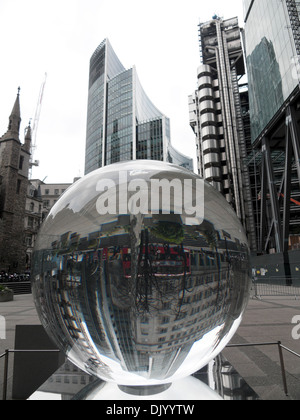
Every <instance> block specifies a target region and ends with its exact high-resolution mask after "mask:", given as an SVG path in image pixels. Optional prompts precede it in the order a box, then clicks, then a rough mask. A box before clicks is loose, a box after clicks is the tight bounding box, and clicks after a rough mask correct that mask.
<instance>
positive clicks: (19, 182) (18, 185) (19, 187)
mask: <svg viewBox="0 0 300 420" xmlns="http://www.w3.org/2000/svg"><path fill="white" fill-rule="evenodd" d="M21 184H22V181H21V180H20V179H18V181H17V194H20V190H21Z"/></svg>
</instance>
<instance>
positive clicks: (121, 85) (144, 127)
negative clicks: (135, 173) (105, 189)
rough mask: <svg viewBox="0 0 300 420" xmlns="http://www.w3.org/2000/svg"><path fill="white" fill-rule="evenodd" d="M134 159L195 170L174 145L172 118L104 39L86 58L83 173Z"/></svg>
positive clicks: (188, 159) (133, 70)
mask: <svg viewBox="0 0 300 420" xmlns="http://www.w3.org/2000/svg"><path fill="white" fill-rule="evenodd" d="M137 159H147V160H159V161H165V162H170V163H174V164H177V165H179V166H182V167H184V168H187V169H190V170H193V161H192V159H190V158H187V157H186V156H184V155H182V154H181V153H179V152H178V151H177V150H175V149H174V148H173V147H172V145H171V139H170V120H169V118H167V117H166V116H165V115H164V114H162V113H161V112H160V111H159V110H158V109H157V108H156V107H155V106H154V105H153V103H152V102H151V101H150V99H149V98H148V96H147V95H146V93H145V92H144V90H143V88H142V86H141V83H140V81H139V78H138V75H137V72H136V69H135V67H133V68H131V69H129V70H127V69H125V67H124V66H123V65H122V63H121V62H120V60H119V59H118V57H117V55H116V54H115V52H114V50H113V48H112V47H111V44H110V42H109V40H108V39H105V40H104V41H103V42H102V43H101V44H100V45H99V47H98V48H97V49H96V51H95V52H94V54H93V55H92V57H91V60H90V76H89V95H88V113H87V136H86V157H85V173H86V174H88V173H90V172H92V171H94V170H95V169H98V168H101V167H103V166H106V165H110V164H113V163H117V162H122V161H130V160H137Z"/></svg>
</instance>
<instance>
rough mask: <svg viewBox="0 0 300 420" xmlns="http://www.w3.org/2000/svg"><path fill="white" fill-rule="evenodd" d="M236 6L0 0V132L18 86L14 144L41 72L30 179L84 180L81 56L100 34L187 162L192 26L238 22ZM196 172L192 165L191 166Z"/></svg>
mask: <svg viewBox="0 0 300 420" xmlns="http://www.w3.org/2000/svg"><path fill="white" fill-rule="evenodd" d="M242 10H243V7H242V0H226V1H225V0H210V1H207V0H186V1H182V0H180V1H178V0H151V1H148V0H26V1H25V0H0V17H1V21H0V39H1V48H0V51H1V61H0V62H1V66H0V74H1V77H0V136H2V135H3V134H4V133H5V132H6V131H7V126H8V117H9V114H10V112H11V109H12V106H13V104H14V101H15V98H16V94H17V89H18V87H19V86H20V87H21V95H20V101H21V113H22V115H21V116H22V126H21V141H22V142H23V132H24V129H25V127H26V126H27V125H28V122H29V120H30V119H31V118H32V119H34V116H35V113H36V108H37V102H38V98H39V93H40V88H41V85H42V83H43V82H44V79H45V73H47V81H46V85H45V91H44V96H43V102H42V108H41V115H40V120H39V125H38V131H37V133H36V140H37V144H36V146H37V147H36V149H35V153H34V159H36V160H39V161H40V166H39V168H34V169H33V173H32V175H33V177H34V178H39V179H41V180H43V179H45V178H46V177H47V178H46V180H45V182H47V183H64V182H72V181H73V178H74V177H77V176H83V175H84V154H85V136H86V113H87V95H88V77H89V60H90V57H91V55H92V54H93V52H94V51H95V49H96V48H97V46H98V45H99V44H100V43H101V42H102V40H103V39H104V38H109V40H110V42H111V44H112V47H113V49H114V50H115V52H116V54H117V55H118V57H119V58H120V60H121V62H122V64H123V65H124V66H125V67H126V68H130V67H132V66H133V65H135V66H136V69H137V73H138V76H139V79H140V81H141V83H142V86H143V88H144V90H145V92H146V93H147V95H148V96H149V98H150V99H151V101H152V102H153V103H154V104H155V106H156V107H157V108H158V109H159V110H160V111H161V112H163V113H164V114H165V115H166V116H167V117H169V118H170V120H171V139H172V144H173V145H174V146H175V147H176V148H177V149H178V150H179V151H181V152H183V153H184V154H186V155H189V156H191V157H193V158H195V138H194V134H193V132H192V129H191V128H190V126H189V118H188V95H190V94H191V93H192V92H193V91H194V90H195V89H196V86H197V67H198V65H199V63H200V58H199V44H198V24H199V22H205V21H208V20H210V19H211V18H212V16H213V15H214V14H218V15H219V16H221V17H224V18H231V17H234V16H239V19H240V25H241V26H243V19H242V18H243V14H242ZM195 169H196V162H195Z"/></svg>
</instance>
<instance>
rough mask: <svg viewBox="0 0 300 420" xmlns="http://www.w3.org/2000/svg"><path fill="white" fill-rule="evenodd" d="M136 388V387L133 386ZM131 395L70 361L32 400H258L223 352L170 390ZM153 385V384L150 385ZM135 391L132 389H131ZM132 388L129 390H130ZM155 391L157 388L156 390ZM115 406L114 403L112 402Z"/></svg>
mask: <svg viewBox="0 0 300 420" xmlns="http://www.w3.org/2000/svg"><path fill="white" fill-rule="evenodd" d="M130 388H132V387H130ZM134 388H136V390H138V393H139V395H132V393H131V394H128V392H127V393H126V392H124V388H122V387H121V389H120V388H119V387H118V385H116V384H111V383H106V382H104V381H101V380H100V379H97V378H94V377H92V376H90V375H88V374H86V373H84V372H82V371H81V370H80V369H78V368H77V367H76V366H74V365H73V364H72V363H71V362H66V363H65V364H64V365H63V366H62V367H61V368H60V369H59V370H58V371H57V372H56V373H54V374H53V375H52V376H51V377H50V378H49V379H48V381H47V382H45V383H44V384H43V385H42V386H41V387H40V388H39V389H38V390H37V391H36V392H35V393H34V394H33V395H32V396H31V397H30V398H29V399H30V400H45V399H47V400H55V399H59V400H85V399H86V400H93V399H94V400H97V399H99V400H102V401H105V400H106V401H117V400H124V401H125V400H145V399H147V400H165V401H167V400H173V401H174V400H177V401H178V400H181V401H183V400H186V401H191V400H196V401H201V400H206V399H210V400H217V399H221V400H222V399H224V400H257V399H259V398H258V396H257V394H256V393H255V392H254V391H253V389H252V388H250V387H249V385H248V384H247V383H246V382H245V380H244V379H243V378H242V377H241V376H240V375H239V373H238V372H237V371H236V370H235V369H234V367H233V366H232V365H231V364H230V363H229V362H228V361H227V360H226V359H225V358H224V357H223V356H222V355H219V356H217V357H216V359H215V360H213V361H212V362H210V364H209V365H208V366H206V367H205V368H203V369H201V370H200V371H199V372H197V373H195V374H194V375H193V376H189V377H187V378H185V379H182V380H179V381H176V382H174V383H173V384H171V386H169V388H168V389H157V391H158V392H159V393H156V394H154V395H148V396H147V395H141V392H142V389H138V388H137V387H134ZM148 388H149V387H148ZM131 390H132V389H131ZM127 391H128V390H127ZM152 391H153V390H152ZM110 405H111V406H113V405H114V404H110Z"/></svg>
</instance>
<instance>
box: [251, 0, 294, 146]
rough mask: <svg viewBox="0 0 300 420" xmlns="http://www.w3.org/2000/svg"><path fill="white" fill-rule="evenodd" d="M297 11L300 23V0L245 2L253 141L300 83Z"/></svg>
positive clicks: (257, 0) (256, 0)
mask: <svg viewBox="0 0 300 420" xmlns="http://www.w3.org/2000/svg"><path fill="white" fill-rule="evenodd" d="M293 9H294V11H297V13H298V20H299V11H300V1H296V0H292V1H289V0H284V1H282V0H272V1H270V0H254V1H253V0H252V1H250V0H245V1H244V11H245V20H246V23H245V34H246V38H245V39H246V42H245V49H246V62H247V69H248V79H249V86H251V89H249V102H250V112H251V132H252V141H253V142H255V141H256V139H257V138H258V136H259V135H260V134H261V133H262V131H263V130H264V129H265V127H266V126H267V125H268V123H269V122H270V121H271V119H272V118H273V117H274V115H275V114H276V113H277V112H278V110H279V109H280V108H281V106H282V105H283V103H284V102H285V101H286V100H287V99H288V97H289V96H290V95H291V93H292V92H293V90H294V89H295V88H296V86H298V84H299V83H300V72H299V71H298V70H299V69H298V67H299V65H298V57H299V53H300V50H299V45H298V47H297V43H298V44H299V27H297V22H295V23H296V25H295V23H294V22H293V16H292V15H293ZM297 50H298V51H297Z"/></svg>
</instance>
